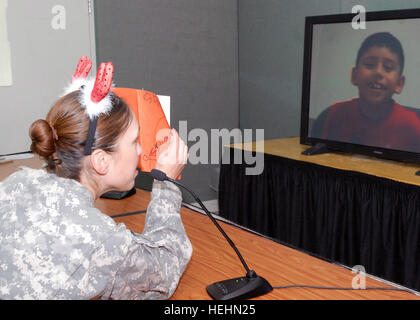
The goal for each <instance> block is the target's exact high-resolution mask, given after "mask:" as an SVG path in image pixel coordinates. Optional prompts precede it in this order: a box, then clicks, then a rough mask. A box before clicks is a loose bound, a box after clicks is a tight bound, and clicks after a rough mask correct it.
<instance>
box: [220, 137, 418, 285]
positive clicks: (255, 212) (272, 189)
mask: <svg viewBox="0 0 420 320" xmlns="http://www.w3.org/2000/svg"><path fill="white" fill-rule="evenodd" d="M307 148H309V146H304V145H301V144H300V143H299V138H285V139H277V140H268V141H265V142H264V154H265V156H264V171H263V173H262V174H261V175H258V176H246V175H245V170H244V168H245V167H246V165H245V164H232V163H231V164H222V166H221V171H220V185H219V212H220V215H221V216H223V217H224V218H226V219H228V220H230V221H234V222H235V223H237V224H239V225H242V226H245V227H247V228H249V229H252V230H255V231H257V232H259V233H261V234H264V235H267V236H269V237H271V238H274V239H277V240H279V241H281V242H283V243H287V244H290V245H292V246H294V247H297V248H300V249H302V250H305V251H307V252H312V253H314V254H316V255H318V256H322V257H324V258H326V259H328V260H330V261H331V260H333V261H337V262H339V263H341V264H344V265H347V266H349V267H353V266H355V265H362V266H364V267H365V268H366V271H367V272H368V273H370V274H374V275H376V276H378V277H381V278H385V279H387V280H389V281H392V282H395V283H399V284H402V285H404V286H408V287H410V288H413V289H415V290H420V276H419V270H420V269H419V268H420V251H419V250H418V246H419V243H420V234H419V232H418V230H419V229H420V177H419V176H416V175H415V172H416V171H417V170H419V166H416V165H413V164H405V163H399V162H395V161H388V160H380V159H376V158H371V157H366V156H360V155H353V154H340V153H328V154H321V155H315V156H305V155H302V154H301V152H302V151H304V150H305V149H307ZM234 149H241V150H244V152H250V151H254V150H255V143H246V144H243V145H242V144H240V145H232V146H231V150H230V151H231V153H233V150H234ZM231 158H232V157H231Z"/></svg>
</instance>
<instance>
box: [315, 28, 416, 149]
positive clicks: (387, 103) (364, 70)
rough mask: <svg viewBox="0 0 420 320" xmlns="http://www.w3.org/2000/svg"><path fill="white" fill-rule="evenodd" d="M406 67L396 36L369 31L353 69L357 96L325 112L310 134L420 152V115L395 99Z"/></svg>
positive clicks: (332, 106)
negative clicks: (370, 32) (370, 33)
mask: <svg viewBox="0 0 420 320" xmlns="http://www.w3.org/2000/svg"><path fill="white" fill-rule="evenodd" d="M403 69H404V53H403V49H402V46H401V43H400V41H399V40H398V39H397V38H395V37H394V36H393V35H392V34H390V33H388V32H379V33H374V34H372V35H370V36H368V37H367V38H366V39H365V40H364V41H363V43H362V45H361V47H360V49H359V51H358V54H357V58H356V65H355V66H354V67H353V68H352V71H351V83H352V84H353V85H354V86H356V87H357V88H358V91H359V97H358V98H353V99H351V100H348V101H342V102H337V103H334V104H333V105H331V106H330V107H329V108H328V109H327V110H325V111H324V112H322V113H321V115H320V116H319V117H318V118H317V119H316V121H315V124H314V127H313V131H312V136H313V137H320V138H323V139H329V140H335V141H343V142H350V143H355V144H362V145H367V146H377V147H383V148H388V149H398V150H406V151H413V152H420V119H419V118H418V117H417V114H416V113H415V112H414V111H411V110H409V109H407V108H405V107H403V106H401V105H400V104H399V103H397V102H396V101H394V100H393V98H392V97H393V95H394V94H400V93H401V92H402V90H403V88H404V82H405V77H404V75H403Z"/></svg>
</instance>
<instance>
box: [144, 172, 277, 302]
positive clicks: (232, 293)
mask: <svg viewBox="0 0 420 320" xmlns="http://www.w3.org/2000/svg"><path fill="white" fill-rule="evenodd" d="M150 175H151V176H152V178H154V179H156V180H159V181H165V180H167V181H170V182H172V183H173V184H175V185H177V186H179V187H181V188H183V189H185V190H187V191H188V192H189V193H190V194H191V195H192V196H193V197H194V199H195V200H196V201H197V203H198V204H199V205H200V206H201V208H202V209H203V210H204V212H205V213H206V215H207V216H208V217H209V218H210V220H211V221H212V222H213V223H214V224H215V226H216V227H217V229H219V231H220V232H221V233H222V235H223V236H224V237H225V239H226V240H227V242H228V243H229V244H230V246H231V247H232V248H233V250H235V252H236V254H237V256H238V257H239V260H240V261H241V263H242V265H243V266H244V268H245V270H246V275H245V277H239V278H234V279H228V280H223V281H220V282H216V283H213V284H211V285H209V286H207V287H206V290H207V293H208V294H209V295H210V296H211V297H212V298H213V299H215V300H235V299H250V298H254V297H258V296H260V295H263V294H266V293H269V292H271V291H272V290H273V287H272V286H271V285H270V284H269V283H268V281H267V280H265V279H264V278H263V277H260V276H258V275H257V274H256V273H255V271H254V270H250V269H249V267H248V265H247V264H246V262H245V260H244V258H243V257H242V255H241V253H240V252H239V250H238V248H237V247H236V246H235V244H234V243H233V241H232V240H231V239H230V238H229V236H228V235H227V234H226V232H225V231H224V230H223V229H222V227H221V226H220V225H219V223H218V222H217V220H216V219H215V218H214V217H213V215H212V214H211V213H210V211H209V210H207V208H206V206H205V205H204V204H203V203H202V202H201V200H200V198H198V196H197V195H196V194H195V193H194V192H193V191H192V190H190V189H189V188H187V187H186V186H184V185H183V184H182V183H180V182H178V181H176V180H174V179H171V178H169V177H168V176H167V175H166V173H164V172H162V171H160V170H157V169H152V171H151V172H150Z"/></svg>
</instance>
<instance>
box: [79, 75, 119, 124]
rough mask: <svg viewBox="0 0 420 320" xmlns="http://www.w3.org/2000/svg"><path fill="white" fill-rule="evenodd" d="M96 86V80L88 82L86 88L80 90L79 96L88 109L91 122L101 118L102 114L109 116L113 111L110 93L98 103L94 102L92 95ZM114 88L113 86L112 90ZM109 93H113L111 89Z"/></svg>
mask: <svg viewBox="0 0 420 320" xmlns="http://www.w3.org/2000/svg"><path fill="white" fill-rule="evenodd" d="M94 85H95V79H90V80H87V81H86V84H85V86H84V87H83V88H82V89H80V90H81V95H80V96H79V101H80V103H81V104H82V105H83V106H84V107H85V108H86V113H87V114H88V115H89V118H90V119H91V120H92V119H93V118H94V117H99V115H100V114H102V113H105V114H108V113H109V111H111V109H112V102H111V96H110V95H109V93H108V94H107V95H106V96H105V98H103V99H102V100H101V101H99V102H98V103H95V102H93V101H92V99H91V94H92V90H93V87H94ZM112 87H113V84H112V85H111V88H112ZM109 91H111V89H110V90H109Z"/></svg>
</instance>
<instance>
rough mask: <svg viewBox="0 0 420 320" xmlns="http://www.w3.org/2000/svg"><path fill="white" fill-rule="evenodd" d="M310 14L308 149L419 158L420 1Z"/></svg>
mask: <svg viewBox="0 0 420 320" xmlns="http://www.w3.org/2000/svg"><path fill="white" fill-rule="evenodd" d="M354 18H355V14H339V15H328V16H314V17H306V23H305V44H304V66H303V86H302V114H301V137H300V138H301V140H300V141H301V143H302V144H308V145H312V146H313V147H312V148H309V149H308V150H307V151H306V152H305V154H316V153H319V152H325V151H329V150H331V151H344V152H355V153H364V154H369V155H373V156H377V157H384V158H388V159H393V160H400V161H409V162H416V163H420V41H419V40H420V38H419V36H418V35H419V34H420V9H415V10H398V11H382V12H367V13H366V22H365V25H364V27H365V28H355V25H354V21H353V20H354Z"/></svg>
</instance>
